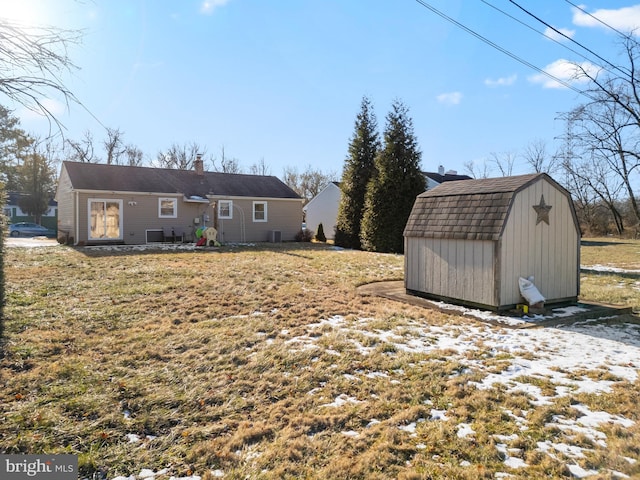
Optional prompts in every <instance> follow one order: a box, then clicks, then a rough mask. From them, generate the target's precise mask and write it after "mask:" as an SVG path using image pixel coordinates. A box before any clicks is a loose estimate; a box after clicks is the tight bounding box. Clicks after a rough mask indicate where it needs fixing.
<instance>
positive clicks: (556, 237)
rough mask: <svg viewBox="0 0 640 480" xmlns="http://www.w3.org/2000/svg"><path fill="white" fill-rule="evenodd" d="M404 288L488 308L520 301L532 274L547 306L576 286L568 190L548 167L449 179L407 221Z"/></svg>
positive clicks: (576, 232) (574, 228)
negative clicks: (535, 171) (498, 175)
mask: <svg viewBox="0 0 640 480" xmlns="http://www.w3.org/2000/svg"><path fill="white" fill-rule="evenodd" d="M404 241H405V288H406V291H407V293H410V294H414V295H419V296H423V297H426V298H432V299H438V300H444V301H447V302H451V303H457V304H462V305H469V306H477V307H482V308H488V309H491V310H505V309H510V308H513V307H515V305H516V304H518V303H522V301H523V299H522V297H521V294H520V289H519V283H518V281H519V278H520V277H523V278H528V277H531V276H533V277H534V280H533V282H534V284H535V286H536V287H537V288H538V290H539V291H540V293H541V294H542V295H543V296H544V297H545V299H546V303H547V304H553V303H565V302H575V301H577V299H578V294H579V291H580V277H579V275H580V228H579V224H578V220H577V217H576V213H575V209H574V207H573V202H572V200H571V196H570V194H569V192H568V191H567V190H566V189H564V188H563V187H562V186H561V185H559V184H558V183H557V182H555V181H554V180H553V179H552V178H551V177H550V176H549V175H547V174H545V173H540V174H530V175H519V176H512V177H502V178H487V179H479V180H464V181H454V182H446V183H443V184H441V185H439V186H438V187H436V188H434V189H433V190H430V191H427V192H425V193H422V194H420V195H419V196H418V197H417V198H416V202H415V204H414V206H413V210H412V211H411V215H410V216H409V220H408V221H407V225H406V227H405V231H404Z"/></svg>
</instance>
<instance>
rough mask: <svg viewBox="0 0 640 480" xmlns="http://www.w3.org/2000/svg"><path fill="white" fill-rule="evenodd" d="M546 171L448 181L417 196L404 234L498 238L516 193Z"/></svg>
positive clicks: (436, 236)
mask: <svg viewBox="0 0 640 480" xmlns="http://www.w3.org/2000/svg"><path fill="white" fill-rule="evenodd" d="M542 176H544V177H546V178H547V179H548V180H550V181H551V182H552V183H553V184H555V182H554V181H553V180H551V178H550V177H549V176H548V175H546V174H544V173H538V174H530V175H518V176H513V177H502V178H485V179H480V180H460V181H453V182H446V183H442V184H441V185H438V186H437V187H436V188H434V189H432V190H429V191H427V192H425V193H422V194H420V195H418V197H417V199H416V202H415V204H414V206H413V210H412V211H411V215H410V216H409V220H408V221H407V225H406V227H405V230H404V235H405V237H426V238H449V239H466V240H498V239H499V238H500V234H501V232H502V228H503V225H504V223H505V221H506V218H507V214H508V212H509V209H510V207H511V203H512V201H513V198H514V196H515V194H516V193H517V192H518V191H520V190H522V189H523V188H525V187H526V186H528V185H529V184H531V183H533V182H535V181H536V180H537V179H539V178H540V177H542Z"/></svg>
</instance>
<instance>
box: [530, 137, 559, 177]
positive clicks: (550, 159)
mask: <svg viewBox="0 0 640 480" xmlns="http://www.w3.org/2000/svg"><path fill="white" fill-rule="evenodd" d="M522 158H524V161H525V162H527V164H528V165H529V166H530V167H531V169H532V170H533V171H534V172H535V173H543V172H544V173H549V174H553V173H555V172H556V171H557V169H558V158H557V157H555V156H552V155H549V154H548V152H547V143H546V142H545V141H544V140H543V139H541V138H538V139H535V140H532V141H531V142H529V143H528V144H527V146H526V147H525V148H524V152H523V153H522Z"/></svg>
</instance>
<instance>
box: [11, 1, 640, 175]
mask: <svg viewBox="0 0 640 480" xmlns="http://www.w3.org/2000/svg"><path fill="white" fill-rule="evenodd" d="M424 3H426V4H429V5H431V6H433V7H434V8H436V9H438V10H440V11H441V12H442V13H444V14H445V15H447V16H449V17H451V18H453V19H455V20H456V21H457V22H460V23H461V24H463V25H465V26H466V27H468V28H469V29H471V30H473V31H475V32H476V33H478V34H479V35H482V36H484V37H486V38H487V39H488V40H490V41H491V42H493V43H495V44H497V45H499V46H500V47H501V48H503V49H506V50H508V51H509V52H511V53H512V54H513V55H515V56H517V57H519V58H521V59H522V60H524V61H526V62H528V63H531V64H533V65H535V66H536V67H538V68H540V69H549V71H551V72H553V74H554V75H555V76H557V77H560V78H564V79H566V78H567V77H566V75H567V74H568V69H566V68H565V67H564V66H563V65H564V63H563V61H567V60H568V61H580V62H583V61H585V60H584V59H583V58H581V57H580V56H578V55H577V54H576V53H574V52H571V51H570V50H568V49H566V48H565V46H566V45H569V46H570V47H571V48H572V49H574V50H579V51H581V50H580V47H578V46H577V45H575V44H570V43H569V42H568V41H567V40H566V39H565V40H564V41H562V42H561V44H557V43H554V42H553V41H551V40H549V39H548V38H545V37H543V36H542V35H540V34H539V33H537V32H534V31H532V30H531V29H529V28H527V27H525V26H523V25H522V24H520V23H518V22H517V21H516V20H514V19H513V18H510V17H508V16H507V15H505V14H504V13H501V12H500V11H498V10H497V9H500V10H502V11H503V12H505V13H507V14H508V15H511V16H513V17H515V18H517V19H518V20H519V21H521V22H525V23H526V24H528V25H530V26H531V27H533V28H534V29H535V30H538V31H544V30H545V26H544V25H542V24H541V23H538V22H537V21H536V20H535V19H533V18H532V17H530V16H528V15H526V14H524V13H523V12H522V11H521V10H519V9H518V8H517V7H516V6H515V5H514V4H513V3H511V2H509V1H507V0H487V1H486V2H485V1H482V0H446V1H445V0H425V2H424ZM517 3H518V4H519V5H521V6H523V7H524V8H526V9H527V10H529V11H530V12H532V13H534V14H535V15H537V16H539V17H540V18H542V19H543V20H545V21H546V22H548V23H549V24H551V25H553V26H554V27H556V28H558V29H562V30H563V31H564V32H565V33H566V34H567V36H569V37H572V38H573V39H574V40H576V41H577V42H580V43H581V44H583V45H585V46H587V47H588V48H590V49H591V50H593V51H595V52H596V53H598V54H599V55H600V56H602V57H605V58H607V59H608V60H610V61H611V62H612V63H616V62H619V61H621V59H620V57H619V53H620V52H619V47H618V46H617V45H616V36H615V34H614V33H613V32H612V31H611V30H610V29H608V28H606V27H604V26H603V25H602V24H599V23H598V22H596V21H594V20H593V18H592V17H589V16H587V15H584V14H583V13H581V12H580V11H579V10H577V9H575V8H574V7H572V5H571V4H570V3H569V2H566V1H561V0H536V1H533V0H519V1H518V2H517ZM571 3H575V4H578V3H577V2H571ZM492 6H493V7H495V8H492ZM581 6H582V8H584V9H585V10H586V11H588V12H589V13H592V14H594V15H596V16H598V17H599V18H602V19H603V20H605V21H606V23H608V24H609V25H611V26H613V27H616V28H618V29H621V30H624V31H628V30H630V29H632V28H633V27H634V26H640V3H639V4H634V3H633V2H629V1H626V2H625V1H616V0H593V1H592V2H591V3H589V4H581ZM0 16H9V17H10V18H13V19H17V20H20V21H23V22H35V23H40V24H42V23H44V24H49V25H54V26H59V27H63V28H71V29H82V30H83V31H84V36H83V40H82V43H81V44H80V45H78V46H74V47H72V49H71V50H70V52H69V54H70V57H71V59H72V61H73V62H74V63H75V64H76V65H77V66H78V67H79V69H78V70H77V71H74V72H73V73H72V74H69V75H65V76H64V77H63V80H64V81H65V84H66V85H67V86H68V87H69V88H70V89H71V90H72V91H73V93H74V94H75V95H76V97H77V98H78V99H79V100H80V101H81V102H82V104H83V106H84V107H85V108H83V107H82V106H79V105H75V104H71V105H69V108H68V109H67V108H66V107H65V106H64V105H63V104H62V103H61V99H60V98H55V96H52V98H50V99H47V100H46V101H47V102H48V103H47V105H49V106H50V108H52V109H53V110H54V111H55V112H57V114H58V115H59V118H60V120H61V121H62V122H63V124H64V125H65V127H66V130H65V136H67V137H68V138H72V139H76V140H79V139H81V138H82V136H83V135H84V133H85V132H86V131H87V130H88V131H91V133H92V135H93V137H94V140H95V141H96V142H100V141H102V139H103V138H105V134H104V128H103V126H106V127H109V128H114V129H116V128H117V129H120V130H121V131H122V132H124V141H125V142H126V143H131V144H134V145H136V146H138V147H139V148H140V149H141V150H142V151H143V152H144V153H145V156H146V158H147V160H149V161H150V160H151V159H153V158H155V157H156V155H157V153H158V152H159V151H161V150H164V149H167V148H168V147H170V146H171V145H172V144H179V145H182V144H187V143H192V142H196V143H198V144H199V145H201V146H203V147H206V153H207V154H208V155H213V156H217V157H220V155H221V151H222V149H223V148H224V152H225V155H226V156H227V157H232V158H236V159H237V160H238V161H239V163H240V166H241V167H243V168H245V169H248V167H249V166H250V165H252V164H255V163H257V162H260V161H262V160H264V162H265V164H266V165H267V166H269V168H270V173H271V174H273V175H277V176H280V175H281V174H282V172H283V169H284V168H292V167H295V168H298V169H299V170H300V171H302V170H304V169H306V167H307V166H309V165H310V166H312V167H313V168H315V169H319V170H322V171H323V172H325V173H329V172H334V173H336V174H337V176H338V178H339V176H340V175H341V173H342V167H343V164H344V160H345V157H346V154H347V147H348V143H349V140H350V137H351V136H352V134H353V129H354V121H355V118H356V115H357V114H358V112H359V110H360V103H361V99H362V97H363V95H366V96H368V97H369V98H370V99H371V101H372V102H373V104H374V107H375V112H376V115H377V119H378V125H379V130H380V132H381V133H382V131H383V129H384V126H385V116H386V115H387V113H388V111H389V110H390V107H391V104H392V102H393V101H394V99H400V100H402V101H403V102H404V103H405V104H406V105H407V106H408V108H409V114H410V116H411V118H412V119H413V123H414V128H415V134H416V137H417V140H418V144H419V147H420V150H421V151H422V168H423V170H426V171H437V169H438V166H439V165H443V166H444V167H445V168H446V169H452V170H457V171H458V172H459V173H464V165H465V163H467V162H474V163H475V164H476V165H480V164H481V163H482V162H484V161H485V160H486V159H488V158H489V157H490V155H491V154H498V155H502V154H503V153H506V152H511V153H514V154H518V153H522V151H523V150H524V149H525V148H526V146H527V145H528V144H530V143H531V142H533V141H537V140H542V141H544V142H546V145H547V150H548V151H549V153H552V152H553V151H555V149H556V147H557V143H558V142H557V141H556V140H555V138H557V137H558V136H560V135H562V131H563V127H564V125H563V122H562V121H561V120H558V119H557V117H558V115H559V114H560V113H562V112H566V111H568V110H570V109H571V108H572V107H574V106H576V105H578V104H579V103H580V102H584V101H585V98H584V97H581V96H580V95H579V94H578V93H576V92H575V91H574V90H572V89H569V88H566V87H561V86H559V85H558V84H557V83H554V82H552V81H550V79H549V78H547V77H545V76H541V75H540V74H539V72H537V71H535V70H533V69H531V68H529V67H527V66H525V65H523V64H522V63H519V62H518V61H516V60H514V59H513V58H511V57H509V56H507V55H505V54H504V53H502V52H500V51H498V50H497V49H495V48H493V47H491V46H489V45H487V44H486V43H484V42H482V41H481V40H479V39H478V38H476V37H474V36H472V35H470V34H469V33H467V32H465V31H463V30H462V29H460V28H459V27H457V26H455V25H454V24H452V23H450V22H448V21H446V20H444V19H443V18H441V17H440V16H438V15H436V14H435V13H433V12H432V11H430V10H429V9H428V8H425V6H424V5H421V4H420V3H419V2H417V1H415V0H270V1H265V0H207V1H201V0H193V1H192V0H173V1H169V0H146V1H145V0H20V1H16V0H0ZM587 56H589V57H591V58H592V60H594V61H595V60H596V59H595V58H593V56H590V55H588V54H587ZM575 87H576V88H578V89H580V88H584V85H580V84H575ZM0 103H3V104H5V105H7V106H9V107H10V108H14V109H15V114H16V115H17V116H19V118H20V119H21V122H22V126H23V128H24V129H26V130H27V131H29V132H32V133H34V134H38V135H45V134H46V133H47V132H48V129H49V124H48V122H47V121H46V120H45V119H43V118H42V117H38V116H37V115H35V114H34V113H32V112H28V111H25V110H24V109H22V108H20V106H19V105H12V104H10V103H9V102H8V101H5V100H4V99H2V98H1V97H0ZM89 112H90V113H89ZM96 119H97V120H96ZM98 120H99V122H98ZM527 168H528V167H527V165H526V163H525V161H524V160H522V159H521V158H520V159H518V160H517V161H516V165H515V169H514V173H525V172H527V171H528V170H527ZM494 173H495V174H496V175H497V174H498V172H496V171H494Z"/></svg>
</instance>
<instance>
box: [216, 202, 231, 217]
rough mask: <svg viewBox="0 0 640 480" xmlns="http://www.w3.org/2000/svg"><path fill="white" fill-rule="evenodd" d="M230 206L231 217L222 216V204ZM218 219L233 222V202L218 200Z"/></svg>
mask: <svg viewBox="0 0 640 480" xmlns="http://www.w3.org/2000/svg"><path fill="white" fill-rule="evenodd" d="M223 203H226V204H228V205H229V215H222V204H223ZM218 218H219V219H220V220H232V219H233V200H218Z"/></svg>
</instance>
